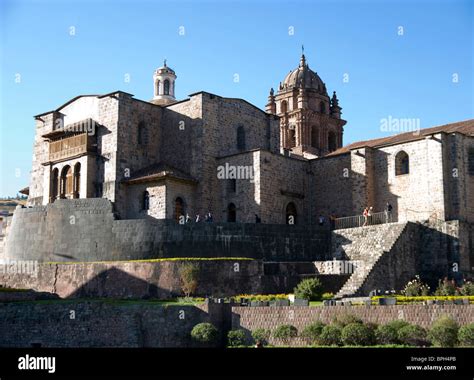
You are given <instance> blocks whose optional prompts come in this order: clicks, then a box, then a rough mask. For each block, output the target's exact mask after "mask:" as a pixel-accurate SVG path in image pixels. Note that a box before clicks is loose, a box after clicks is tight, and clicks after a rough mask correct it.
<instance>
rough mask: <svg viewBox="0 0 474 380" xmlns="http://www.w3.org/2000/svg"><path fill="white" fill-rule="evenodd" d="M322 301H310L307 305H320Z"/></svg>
mask: <svg viewBox="0 0 474 380" xmlns="http://www.w3.org/2000/svg"><path fill="white" fill-rule="evenodd" d="M322 305H323V301H310V302H309V306H322Z"/></svg>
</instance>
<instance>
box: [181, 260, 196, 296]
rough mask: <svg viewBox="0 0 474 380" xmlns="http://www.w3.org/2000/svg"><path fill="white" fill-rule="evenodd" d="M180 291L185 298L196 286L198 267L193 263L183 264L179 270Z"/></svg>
mask: <svg viewBox="0 0 474 380" xmlns="http://www.w3.org/2000/svg"><path fill="white" fill-rule="evenodd" d="M179 277H180V278H181V290H182V291H183V293H184V295H185V296H186V297H190V296H191V294H193V293H194V292H195V291H196V289H197V286H198V278H199V267H198V266H197V264H195V263H185V264H183V265H181V267H180V268H179Z"/></svg>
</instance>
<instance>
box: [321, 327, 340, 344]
mask: <svg viewBox="0 0 474 380" xmlns="http://www.w3.org/2000/svg"><path fill="white" fill-rule="evenodd" d="M341 330H342V329H341V327H339V326H337V325H328V326H324V328H323V330H322V331H321V335H320V336H319V342H320V343H321V344H322V345H324V346H340V345H341V344H342V340H341Z"/></svg>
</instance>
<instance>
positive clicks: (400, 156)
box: [28, 55, 474, 240]
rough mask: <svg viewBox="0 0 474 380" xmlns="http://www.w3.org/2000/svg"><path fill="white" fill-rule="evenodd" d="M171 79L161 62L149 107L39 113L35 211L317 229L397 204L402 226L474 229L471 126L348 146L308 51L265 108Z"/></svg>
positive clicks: (99, 102)
mask: <svg viewBox="0 0 474 380" xmlns="http://www.w3.org/2000/svg"><path fill="white" fill-rule="evenodd" d="M176 79H177V76H176V73H175V72H174V71H173V70H172V69H171V68H169V67H168V66H167V64H166V62H165V64H164V65H163V66H162V67H160V68H158V69H157V70H156V71H155V72H154V75H153V83H154V88H153V94H154V96H153V99H152V100H150V101H142V100H138V99H135V98H134V97H133V95H131V94H128V93H125V92H122V91H117V92H113V93H109V94H105V95H81V96H78V97H76V98H74V99H72V100H70V101H69V102H67V103H66V104H64V105H62V106H61V107H59V108H57V109H55V110H53V111H49V112H45V113H42V114H40V115H37V116H35V120H36V136H35V143H34V158H33V167H32V172H31V182H30V186H29V198H28V205H29V206H36V205H47V204H49V203H51V202H54V201H55V200H56V199H58V198H67V199H69V198H71V199H73V198H107V199H109V200H110V201H111V202H112V203H113V205H114V212H115V213H116V216H117V218H119V219H142V218H154V219H170V220H176V221H180V220H181V221H182V220H183V219H184V217H185V216H186V215H189V216H190V218H192V219H193V220H194V219H195V217H196V215H198V214H199V215H200V217H201V218H203V217H204V215H205V214H206V213H208V212H211V213H212V215H213V219H214V221H216V222H234V221H235V222H243V223H253V222H255V217H256V215H258V216H259V217H260V219H261V221H262V223H271V224H285V223H289V222H290V223H293V222H294V223H296V224H316V223H317V219H318V217H319V215H323V216H325V217H328V216H329V215H334V216H336V217H348V216H352V215H360V214H361V213H362V211H363V209H364V207H366V206H373V208H374V211H375V212H378V211H383V210H384V208H385V205H386V203H387V202H390V203H391V204H392V205H393V208H394V216H395V218H396V220H398V221H404V220H409V221H422V220H426V219H429V218H435V219H438V220H460V221H462V222H467V223H474V120H467V121H462V122H457V123H453V124H448V125H443V126H438V127H433V128H428V129H422V130H419V131H415V132H407V133H402V134H399V135H395V136H391V137H386V138H380V139H375V140H369V141H362V142H358V143H354V144H351V145H348V146H345V147H344V145H343V134H344V126H345V124H346V121H345V120H343V119H342V112H341V110H342V108H341V107H340V106H339V100H338V98H337V96H336V93H335V92H333V94H332V96H329V95H328V92H327V90H326V85H325V84H324V82H323V81H322V80H321V78H320V77H319V76H318V74H317V73H315V72H314V71H313V70H311V69H310V68H309V65H308V63H307V61H306V58H305V56H304V55H303V56H302V57H301V60H300V63H299V65H298V67H297V68H295V69H294V70H292V71H290V73H289V74H288V75H287V76H286V77H285V78H284V80H283V81H282V82H281V83H280V84H279V86H278V90H277V91H276V92H275V91H274V90H273V89H271V91H270V95H269V98H268V104H267V105H266V109H265V111H263V110H261V109H259V108H257V107H256V106H254V105H252V104H250V103H248V102H247V101H245V100H242V99H235V98H225V97H221V96H217V95H214V94H211V93H208V92H205V91H201V92H198V93H194V94H191V95H189V98H187V99H184V100H176V99H175V83H176ZM180 217H181V219H180ZM471 240H472V237H471Z"/></svg>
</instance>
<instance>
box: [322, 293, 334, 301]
mask: <svg viewBox="0 0 474 380" xmlns="http://www.w3.org/2000/svg"><path fill="white" fill-rule="evenodd" d="M333 298H334V293H323V297H322V299H323V300H332V299H333Z"/></svg>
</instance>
